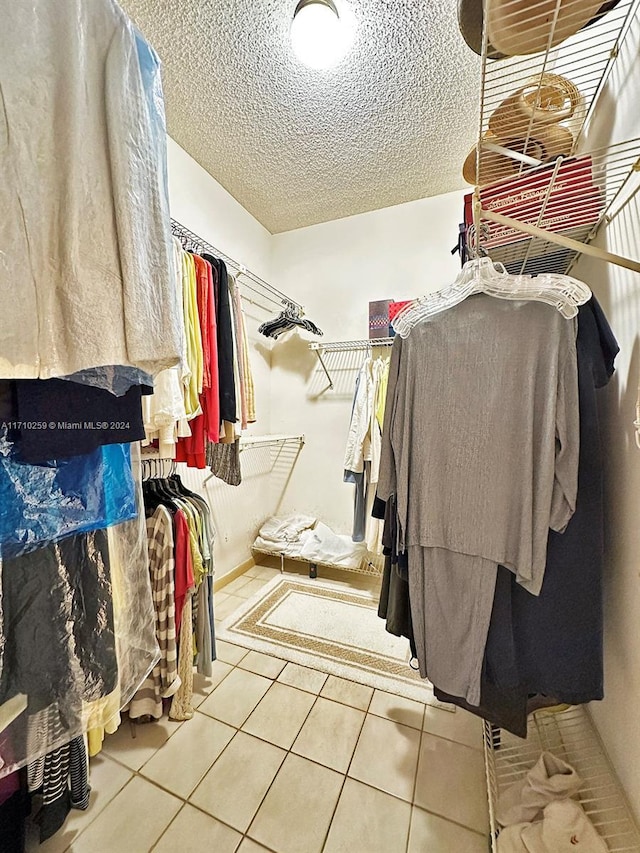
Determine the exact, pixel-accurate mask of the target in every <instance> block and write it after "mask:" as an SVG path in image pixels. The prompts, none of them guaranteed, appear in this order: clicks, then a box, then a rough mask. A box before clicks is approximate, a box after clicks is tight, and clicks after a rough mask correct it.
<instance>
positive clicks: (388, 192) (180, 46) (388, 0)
mask: <svg viewBox="0 0 640 853" xmlns="http://www.w3.org/2000/svg"><path fill="white" fill-rule="evenodd" d="M121 1H122V5H123V6H124V8H125V9H126V10H127V12H128V13H129V15H130V16H131V17H132V18H133V20H134V21H135V22H136V23H137V25H138V26H139V28H140V29H141V30H142V32H143V33H144V34H145V36H146V37H147V39H148V40H149V41H150V42H151V43H152V44H153V45H154V47H155V48H156V50H157V51H158V53H159V54H160V57H161V58H162V60H163V63H164V87H165V97H166V103H167V118H168V127H169V133H170V134H171V136H172V137H173V138H174V139H175V140H176V141H177V142H178V143H179V144H180V145H181V146H182V147H183V148H185V149H186V150H187V151H188V152H189V154H191V156H192V157H193V158H194V159H195V160H197V162H198V163H200V165H202V166H203V167H204V168H205V169H206V170H207V171H208V172H209V173H210V174H211V175H213V177H214V178H216V179H217V180H218V181H219V182H220V183H221V184H222V185H223V186H224V187H225V188H226V189H227V190H228V191H229V192H230V193H231V194H232V195H233V196H234V197H235V198H236V199H237V200H238V201H239V202H240V203H241V204H242V205H243V206H244V207H245V208H246V209H247V210H249V211H250V212H251V213H252V214H253V215H254V216H255V217H256V218H257V219H259V220H260V222H262V223H263V224H264V225H265V226H266V227H267V228H268V229H269V231H271V232H272V233H277V232H281V231H288V230H290V229H293V228H300V227H303V226H305V225H311V224H314V223H317V222H324V221H327V220H331V219H338V218H340V217H343V216H350V215H352V214H355V213H362V212H364V211H367V210H375V209H378V208H382V207H387V206H389V205H394V204H400V203H402V202H406V201H411V200H414V199H417V198H423V197H425V196H431V195H437V194H438V193H444V192H450V191H452V190H455V189H459V188H460V187H462V186H466V185H465V184H464V183H463V181H462V178H461V176H460V168H461V164H462V162H463V160H464V158H465V156H466V154H467V153H468V150H469V148H470V147H471V145H472V144H473V141H474V137H475V134H476V126H477V115H478V106H477V102H478V100H479V96H478V91H479V82H478V81H479V72H480V60H479V59H478V57H477V56H476V55H475V54H473V53H472V52H471V51H470V50H469V48H468V47H467V46H466V45H465V44H464V42H463V40H462V37H461V36H460V35H459V32H458V27H457V22H456V0H342V2H343V3H345V2H346V3H348V5H349V8H350V10H351V12H352V13H353V15H354V17H355V20H356V26H357V30H356V37H355V42H354V45H353V47H352V49H351V51H350V53H349V55H348V56H347V57H346V58H345V59H344V60H343V61H342V62H341V63H340V64H339V65H338V66H336V67H335V68H333V69H330V70H328V71H322V72H318V71H312V70H311V69H308V68H306V67H305V66H303V65H301V64H300V63H299V62H298V61H297V60H296V58H295V57H294V55H293V53H292V51H291V47H290V42H289V26H290V21H291V17H292V14H293V9H294V8H295V5H296V0H121Z"/></svg>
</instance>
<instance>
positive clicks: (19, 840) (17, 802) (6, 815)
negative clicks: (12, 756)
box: [0, 770, 31, 853]
mask: <svg viewBox="0 0 640 853" xmlns="http://www.w3.org/2000/svg"><path fill="white" fill-rule="evenodd" d="M18 773H19V774H20V790H18V791H16V792H15V794H12V795H11V796H10V797H9V798H8V799H7V800H4V802H2V803H0V850H1V851H2V853H24V850H25V841H26V827H25V820H26V818H27V816H28V815H29V813H30V811H31V803H30V799H29V794H28V791H27V780H26V773H25V772H24V770H20V771H18Z"/></svg>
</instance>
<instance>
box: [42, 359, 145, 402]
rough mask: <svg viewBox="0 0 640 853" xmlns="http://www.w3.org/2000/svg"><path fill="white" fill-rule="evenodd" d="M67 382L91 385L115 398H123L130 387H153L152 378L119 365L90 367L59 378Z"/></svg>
mask: <svg viewBox="0 0 640 853" xmlns="http://www.w3.org/2000/svg"><path fill="white" fill-rule="evenodd" d="M58 378H59V379H66V380H68V381H69V382H79V383H80V384H81V385H92V386H93V387H95V388H106V389H107V391H110V392H111V393H112V394H113V395H115V396H116V397H122V396H124V395H125V394H126V393H127V391H128V390H129V388H131V386H132V385H149V386H150V387H153V376H150V375H149V374H148V373H145V372H144V371H143V370H136V368H135V367H124V366H123V365H121V364H115V365H105V366H103V367H91V368H88V369H87V370H79V371H78V372H77V373H72V374H71V376H60V377H58Z"/></svg>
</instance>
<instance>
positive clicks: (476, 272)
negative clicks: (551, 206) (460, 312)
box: [391, 257, 591, 338]
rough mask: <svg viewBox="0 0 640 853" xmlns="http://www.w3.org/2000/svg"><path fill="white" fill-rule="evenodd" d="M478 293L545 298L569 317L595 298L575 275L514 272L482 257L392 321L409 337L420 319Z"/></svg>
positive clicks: (402, 334)
mask: <svg viewBox="0 0 640 853" xmlns="http://www.w3.org/2000/svg"><path fill="white" fill-rule="evenodd" d="M475 293H486V294H487V295H489V296H495V297H497V298H498V299H517V300H525V301H526V300H533V301H535V302H545V303H546V304H547V305H551V306H553V307H554V308H556V309H557V310H558V311H559V312H560V313H561V314H562V316H563V317H565V318H566V319H568V320H570V319H571V318H572V317H575V316H576V314H577V313H578V307H579V306H580V305H584V303H585V302H588V301H589V299H591V290H590V289H589V288H588V287H587V285H586V284H585V283H584V282H582V281H579V280H578V279H577V278H573V277H572V276H569V275H561V274H559V273H541V274H540V275H536V276H531V275H510V274H509V273H508V272H507V270H506V269H505V267H504V266H503V264H500V263H494V262H493V261H492V260H491V258H489V257H480V258H474V259H473V260H470V261H467V262H466V264H464V266H463V267H462V269H461V271H460V273H459V275H458V277H457V278H456V280H455V281H454V282H453V284H450V285H448V286H447V287H445V288H443V289H442V290H437V291H436V292H435V293H429V294H427V295H426V296H421V297H420V299H416V300H415V301H414V302H412V303H410V304H409V305H407V306H406V307H405V308H403V309H402V311H400V312H399V313H398V314H397V315H396V317H395V318H394V320H393V321H392V324H391V325H392V326H393V328H394V330H395V331H396V333H397V334H398V335H400V337H401V338H406V337H408V335H409V333H410V332H411V329H413V327H414V326H415V325H417V324H418V323H421V322H422V321H423V320H426V319H427V318H429V317H432V316H433V315H434V314H439V313H441V312H442V311H446V310H447V309H448V308H453V307H454V305H458V304H459V303H460V302H463V301H464V300H465V299H467V297H469V296H472V295H473V294H475Z"/></svg>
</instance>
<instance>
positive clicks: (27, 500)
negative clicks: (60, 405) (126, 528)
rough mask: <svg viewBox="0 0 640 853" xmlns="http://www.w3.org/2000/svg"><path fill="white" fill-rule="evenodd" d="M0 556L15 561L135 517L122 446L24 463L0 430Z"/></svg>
mask: <svg viewBox="0 0 640 853" xmlns="http://www.w3.org/2000/svg"><path fill="white" fill-rule="evenodd" d="M0 505H2V512H1V513H0V557H4V558H9V557H18V556H19V555H21V554H24V553H26V552H28V551H33V550H34V549H39V548H41V547H43V546H44V545H46V544H51V543H53V542H57V541H59V540H61V539H64V538H65V537H68V536H70V535H72V534H78V533H87V532H89V531H91V530H98V529H100V528H105V527H109V526H110V525H112V524H117V523H119V522H122V521H127V520H129V519H131V518H135V517H136V515H137V508H136V499H135V484H134V480H133V474H132V471H131V451H130V445H128V444H111V445H106V446H104V447H99V448H98V449H97V450H95V451H93V452H92V453H88V454H85V455H82V456H72V457H69V458H68V459H61V460H56V461H51V462H47V463H44V464H42V465H30V464H28V463H25V462H21V461H20V457H19V445H14V444H13V443H12V442H11V441H9V440H8V437H7V430H6V427H5V428H3V429H2V431H0Z"/></svg>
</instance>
